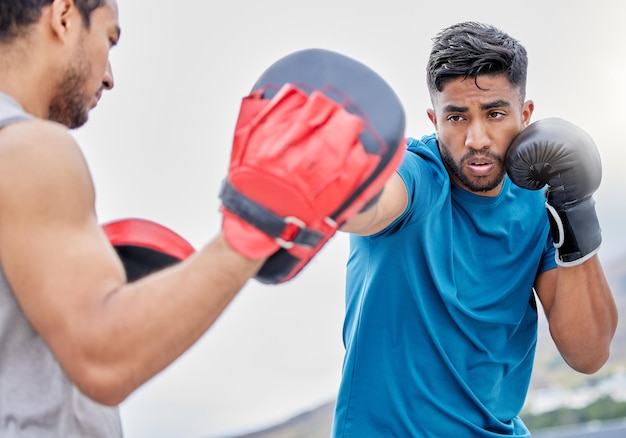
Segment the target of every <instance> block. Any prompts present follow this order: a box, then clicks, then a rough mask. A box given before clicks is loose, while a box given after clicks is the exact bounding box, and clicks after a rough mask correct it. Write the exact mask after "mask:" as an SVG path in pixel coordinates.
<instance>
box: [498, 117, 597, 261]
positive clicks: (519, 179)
mask: <svg viewBox="0 0 626 438" xmlns="http://www.w3.org/2000/svg"><path fill="white" fill-rule="evenodd" d="M505 165H506V171H507V173H508V175H509V177H510V178H511V180H512V181H513V182H514V183H515V184H516V185H518V186H520V187H522V188H526V189H530V190H539V189H541V188H542V187H544V186H545V185H546V184H547V185H548V187H547V190H546V200H547V202H546V208H547V210H548V213H549V215H548V217H549V219H550V229H551V231H552V237H553V240H554V246H555V248H556V262H557V264H558V265H560V266H575V265H578V264H581V263H583V262H584V261H585V260H587V259H589V258H590V257H591V256H593V255H594V254H595V253H596V252H597V251H598V249H599V248H600V244H601V242H602V235H601V232H600V225H599V223H598V217H597V215H596V210H595V201H594V200H593V197H592V195H593V193H594V192H595V191H596V190H597V189H598V187H599V186H600V180H601V179H602V164H601V162H600V154H599V152H598V149H597V147H596V145H595V143H594V141H593V139H592V138H591V136H589V134H587V133H586V132H585V131H583V130H582V129H581V128H579V127H578V126H576V125H574V124H572V123H570V122H567V121H565V120H562V119H558V118H548V119H544V120H539V121H537V122H535V123H532V124H531V125H529V126H528V127H527V128H525V129H524V130H522V131H521V132H520V133H519V134H518V135H517V137H515V139H514V140H513V142H512V143H511V146H510V147H509V150H508V151H507V155H506V159H505Z"/></svg>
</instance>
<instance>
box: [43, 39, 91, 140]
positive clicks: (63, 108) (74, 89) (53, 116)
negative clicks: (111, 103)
mask: <svg viewBox="0 0 626 438" xmlns="http://www.w3.org/2000/svg"><path fill="white" fill-rule="evenodd" d="M76 59H77V60H76V62H74V63H72V64H71V65H69V66H68V67H67V68H66V69H65V72H64V74H63V77H62V78H61V80H60V81H59V84H58V86H57V93H56V94H55V95H54V97H53V98H52V100H51V101H50V106H49V108H48V111H49V112H48V119H49V120H52V121H55V122H58V123H61V124H63V125H65V126H67V127H68V128H70V129H74V128H78V127H80V126H82V125H84V124H85V123H86V122H87V118H88V113H89V106H88V101H89V98H88V97H87V96H86V95H85V93H84V92H83V91H82V90H83V89H84V86H85V83H86V82H87V79H88V78H89V75H90V66H89V64H88V62H87V61H86V57H85V56H84V51H83V50H80V51H79V53H78V54H77V58H76Z"/></svg>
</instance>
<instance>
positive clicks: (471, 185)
mask: <svg viewBox="0 0 626 438" xmlns="http://www.w3.org/2000/svg"><path fill="white" fill-rule="evenodd" d="M439 151H440V153H441V159H442V160H443V163H444V165H445V166H446V167H447V168H448V170H449V171H450V172H451V173H452V174H453V175H454V176H456V177H457V179H458V180H459V181H460V183H461V184H463V186H465V187H466V188H467V189H468V190H469V191H471V192H476V193H483V192H488V191H490V190H493V189H495V188H496V187H498V186H499V185H500V184H501V183H502V181H503V180H504V175H505V173H506V172H505V169H504V160H503V159H502V157H500V156H499V155H496V154H494V153H493V152H491V151H488V150H481V151H477V150H473V151H470V152H468V153H467V154H465V155H463V156H462V157H461V159H460V160H459V161H458V163H457V162H456V161H455V160H454V157H452V155H451V154H450V152H449V150H448V149H447V148H446V146H445V145H443V144H440V147H439ZM475 155H482V156H485V157H489V158H491V159H492V160H493V161H494V163H495V165H496V169H495V171H496V172H497V173H496V174H495V175H490V176H488V177H472V176H470V175H467V173H464V172H463V168H464V165H465V163H466V162H467V161H468V160H469V159H470V158H472V157H473V156H475Z"/></svg>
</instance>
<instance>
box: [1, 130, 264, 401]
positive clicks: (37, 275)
mask: <svg viewBox="0 0 626 438" xmlns="http://www.w3.org/2000/svg"><path fill="white" fill-rule="evenodd" d="M0 206H1V208H0V262H1V264H2V266H3V267H4V270H5V274H6V276H7V279H8V281H9V283H10V285H11V287H12V289H13V291H14V293H15V296H16V298H17V300H18V302H19V304H20V305H21V307H22V309H23V311H24V313H25V314H26V316H27V317H28V318H29V320H30V321H31V323H32V324H33V326H34V328H35V330H37V331H38V332H39V334H40V335H41V336H42V338H43V339H44V340H45V342H46V343H48V345H49V346H50V348H51V350H52V351H53V353H54V354H55V356H56V357H57V359H58V360H59V362H60V363H61V365H62V366H63V368H64V369H65V370H66V372H67V373H68V375H69V376H70V378H71V379H72V380H73V381H74V382H75V383H76V384H77V386H79V388H80V389H81V390H82V391H84V392H85V393H86V394H87V395H88V396H90V397H92V398H93V399H94V400H96V401H99V402H101V403H105V404H110V405H115V404H119V403H120V402H121V401H122V400H124V399H125V397H127V396H128V395H129V394H130V393H131V392H132V391H133V390H134V389H136V388H137V387H139V386H140V385H141V384H143V383H144V382H146V381H147V380H148V379H150V378H151V377H152V376H154V375H155V374H157V373H158V372H159V371H161V370H162V369H163V368H164V367H166V366H167V365H169V364H170V363H171V362H172V361H173V360H174V359H176V358H177V357H178V356H179V355H180V354H181V353H182V352H183V351H185V350H186V349H187V348H189V347H190V346H191V345H192V344H193V343H194V342H195V341H196V340H197V339H198V338H199V337H200V336H201V335H202V334H203V333H204V332H205V331H206V330H207V329H208V328H209V327H210V326H211V325H212V324H213V322H214V321H215V320H216V319H217V318H218V316H219V315H220V314H221V312H222V311H223V310H224V308H225V307H226V306H227V305H228V303H229V302H230V301H231V300H232V299H233V297H234V296H235V295H236V294H237V292H238V291H239V290H240V289H241V287H242V286H243V285H244V284H245V283H246V281H247V280H248V279H249V278H251V277H252V276H253V275H254V274H255V273H256V272H257V270H258V269H259V267H260V266H261V264H262V262H263V261H262V260H257V261H253V260H249V259H246V258H244V257H242V256H241V255H239V254H238V253H236V252H235V251H233V250H232V249H231V248H230V246H229V245H228V244H227V243H226V241H225V239H223V238H222V237H221V235H219V236H217V237H216V238H214V239H213V240H212V241H211V242H210V243H209V244H208V245H207V246H206V247H205V248H203V249H201V250H200V251H198V253H196V254H194V255H192V256H191V257H190V258H188V259H187V260H185V261H183V262H181V263H179V264H177V265H175V266H174V267H171V268H168V269H165V270H163V271H160V272H158V273H156V274H154V275H151V276H148V277H146V278H144V279H142V280H140V281H137V282H135V283H130V284H126V278H125V274H124V270H123V267H122V265H121V263H120V260H119V259H118V257H117V255H116V253H115V251H114V250H113V248H112V247H111V245H110V244H109V241H108V239H107V237H106V236H105V234H104V232H103V230H102V228H101V227H100V225H99V224H98V222H97V218H96V215H95V207H94V206H95V195H94V188H93V183H92V180H91V177H90V174H89V170H88V168H87V165H86V163H85V162H84V158H83V155H82V154H81V152H80V150H79V148H78V146H77V145H76V143H75V142H74V140H73V138H72V137H71V136H70V134H69V133H67V131H66V130H65V129H64V128H62V127H60V126H57V125H55V124H52V123H49V122H46V121H41V120H35V121H30V122H23V123H19V124H15V125H11V126H9V127H7V128H4V129H3V131H2V137H1V138H0Z"/></svg>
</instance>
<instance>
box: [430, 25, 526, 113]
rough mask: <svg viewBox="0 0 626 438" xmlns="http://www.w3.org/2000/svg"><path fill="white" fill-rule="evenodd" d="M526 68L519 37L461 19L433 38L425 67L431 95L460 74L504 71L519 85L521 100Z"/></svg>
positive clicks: (476, 74) (467, 75)
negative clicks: (461, 21) (515, 37)
mask: <svg viewBox="0 0 626 438" xmlns="http://www.w3.org/2000/svg"><path fill="white" fill-rule="evenodd" d="M527 70H528V55H527V53H526V49H525V48H524V46H522V45H521V44H520V42H519V41H517V40H516V39H514V38H512V37H510V36H509V35H507V34H506V33H504V32H503V31H501V30H500V29H498V28H496V27H493V26H490V25H486V24H482V23H476V22H465V23H458V24H455V25H453V26H450V27H448V28H446V29H443V30H442V31H441V32H439V33H438V34H437V35H436V36H435V38H433V46H432V49H431V52H430V56H429V58H428V64H427V67H426V71H427V84H428V89H429V91H430V94H431V96H433V95H434V94H436V93H437V92H440V91H441V90H442V87H443V85H444V84H445V83H446V82H448V81H450V80H453V79H456V78H459V77H462V78H464V79H467V78H473V79H474V81H476V78H477V76H478V75H497V74H505V75H506V76H507V78H508V79H509V81H510V82H511V84H512V85H513V86H515V87H517V88H518V89H519V91H520V94H521V98H522V101H523V100H524V98H525V94H526V75H527ZM476 86H477V87H478V84H476ZM479 88H480V87H479Z"/></svg>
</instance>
